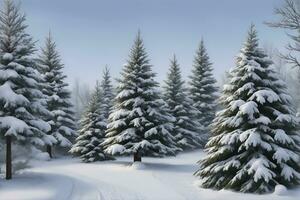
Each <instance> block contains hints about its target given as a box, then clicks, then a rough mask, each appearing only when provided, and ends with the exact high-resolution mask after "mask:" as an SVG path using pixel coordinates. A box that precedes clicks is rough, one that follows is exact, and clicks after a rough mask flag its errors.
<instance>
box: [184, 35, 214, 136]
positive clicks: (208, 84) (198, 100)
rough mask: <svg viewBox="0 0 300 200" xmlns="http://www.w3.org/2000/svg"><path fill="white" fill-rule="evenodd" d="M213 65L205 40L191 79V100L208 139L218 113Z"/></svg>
mask: <svg viewBox="0 0 300 200" xmlns="http://www.w3.org/2000/svg"><path fill="white" fill-rule="evenodd" d="M212 70H213V69H212V63H211V62H210V61H209V56H208V54H207V50H206V48H205V46H204V42H203V40H201V42H200V46H199V48H198V50H197V52H196V56H195V59H194V68H193V70H192V75H191V77H190V98H191V99H192V100H193V106H194V107H195V108H196V109H198V111H199V112H198V115H197V118H198V121H199V123H200V124H201V125H202V126H203V127H204V128H205V129H204V130H203V134H206V140H207V139H208V132H209V130H210V128H209V126H210V124H211V123H212V121H213V119H214V116H215V112H216V107H217V105H216V101H215V100H216V98H217V96H216V92H217V90H218V89H217V87H216V86H215V83H216V80H215V78H214V77H213V74H212Z"/></svg>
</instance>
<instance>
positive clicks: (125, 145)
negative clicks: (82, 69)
mask: <svg viewBox="0 0 300 200" xmlns="http://www.w3.org/2000/svg"><path fill="white" fill-rule="evenodd" d="M151 68H152V67H151V65H150V64H149V60H148V56H147V53H146V51H145V48H144V45H143V41H142V39H141V36H140V33H138V35H137V37H136V39H135V42H134V45H133V47H132V49H131V53H130V57H129V60H128V63H127V64H126V65H125V66H124V69H123V72H122V74H121V75H122V78H121V79H120V80H119V85H118V94H117V96H116V98H115V106H114V110H113V112H112V114H111V115H110V116H109V124H108V130H107V134H106V137H108V138H107V139H106V140H105V141H104V143H103V144H104V145H105V147H106V151H107V152H108V153H110V154H113V155H116V154H118V155H124V154H131V155H132V154H133V155H134V161H141V157H142V156H164V155H167V154H171V155H174V154H175V153H176V151H177V150H178V149H177V148H176V146H175V142H174V138H173V137H172V135H171V133H170V131H171V130H172V128H173V127H172V120H173V118H172V116H170V115H169V114H168V113H167V110H166V104H165V102H164V101H163V100H162V99H161V98H160V94H159V93H158V91H157V86H158V83H157V82H155V81H154V77H155V74H154V73H153V72H152V69H151Z"/></svg>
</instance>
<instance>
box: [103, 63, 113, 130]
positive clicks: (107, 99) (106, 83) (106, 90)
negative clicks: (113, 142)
mask: <svg viewBox="0 0 300 200" xmlns="http://www.w3.org/2000/svg"><path fill="white" fill-rule="evenodd" d="M101 91H102V97H101V104H100V109H101V113H102V114H103V119H104V120H103V122H104V125H103V128H104V129H106V127H107V123H108V117H109V114H110V112H111V110H112V107H113V99H114V93H113V86H112V84H111V77H110V73H109V69H108V68H107V67H105V70H104V72H103V78H102V82H101Z"/></svg>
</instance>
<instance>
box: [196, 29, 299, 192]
mask: <svg viewBox="0 0 300 200" xmlns="http://www.w3.org/2000/svg"><path fill="white" fill-rule="evenodd" d="M271 64H272V61H271V60H270V59H268V57H267V56H266V54H265V53H264V52H263V50H262V49H260V48H259V46H258V39H257V33H256V30H255V28H254V26H253V25H252V26H251V28H250V30H249V32H248V37H247V40H246V43H245V44H244V47H243V48H242V50H241V53H240V55H239V56H238V58H237V62H236V67H235V68H233V70H232V71H231V72H230V82H229V84H228V85H226V86H224V90H223V96H222V97H221V103H222V105H223V106H224V109H223V110H222V111H220V112H218V114H217V117H216V118H215V120H214V125H213V130H212V132H213V136H212V137H211V138H210V140H209V142H208V143H207V151H208V155H207V157H205V158H204V159H203V160H202V161H200V169H199V171H197V172H196V175H197V176H200V177H201V178H203V183H202V186H203V187H205V188H214V189H223V188H226V189H232V190H236V191H241V192H253V193H264V192H270V191H272V190H274V188H275V186H276V185H277V184H282V185H285V186H287V187H292V186H294V185H298V184H299V182H300V166H299V151H300V147H299V135H298V132H297V131H298V122H297V119H296V118H295V115H294V111H293V109H292V106H291V103H290V102H291V97H290V96H289V95H288V94H287V93H286V90H287V89H286V86H285V83H284V82H283V81H282V80H280V79H279V78H278V77H279V76H278V74H277V73H276V72H275V70H274V69H273V68H272V67H271Z"/></svg>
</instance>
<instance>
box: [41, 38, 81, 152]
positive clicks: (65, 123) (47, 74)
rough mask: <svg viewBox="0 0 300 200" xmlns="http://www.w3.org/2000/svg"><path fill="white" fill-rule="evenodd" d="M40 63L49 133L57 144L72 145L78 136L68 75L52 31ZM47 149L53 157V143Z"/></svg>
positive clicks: (42, 52)
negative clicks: (48, 114)
mask: <svg viewBox="0 0 300 200" xmlns="http://www.w3.org/2000/svg"><path fill="white" fill-rule="evenodd" d="M38 64H39V71H40V72H41V73H42V74H43V77H44V79H45V84H44V90H43V93H44V94H45V95H46V96H47V107H48V110H49V111H50V112H51V115H50V116H49V117H48V120H49V123H50V124H51V131H50V132H49V133H48V134H49V135H52V136H53V137H54V138H55V139H56V140H57V142H56V143H55V145H57V146H60V147H70V146H71V145H72V140H73V139H74V137H75V136H76V132H75V128H76V124H75V120H74V112H73V110H72V105H71V103H70V92H69V91H68V90H67V86H68V84H67V83H65V80H64V79H65V78H66V76H65V75H64V74H63V72H62V69H63V67H64V66H63V64H62V62H61V58H60V56H59V53H58V51H57V50H56V44H55V42H54V41H53V39H52V37H51V34H50V33H49V36H48V37H47V38H46V42H45V47H44V48H42V50H41V53H40V55H39V58H38ZM47 151H48V153H49V155H50V157H52V152H51V145H48V146H47Z"/></svg>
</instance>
